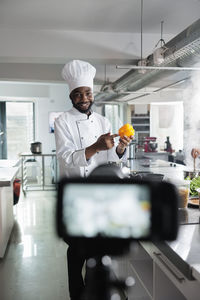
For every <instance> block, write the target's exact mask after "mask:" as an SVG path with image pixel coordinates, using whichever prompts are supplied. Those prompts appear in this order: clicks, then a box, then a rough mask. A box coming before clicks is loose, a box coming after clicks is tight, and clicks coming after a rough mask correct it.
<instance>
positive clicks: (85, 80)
mask: <svg viewBox="0 0 200 300" xmlns="http://www.w3.org/2000/svg"><path fill="white" fill-rule="evenodd" d="M95 74H96V69H95V68H94V67H93V66H92V65H91V64H89V63H88V62H86V61H82V60H72V61H70V62H69V63H67V64H66V65H65V66H64V68H63V70H62V77H63V79H64V80H66V81H67V83H68V85H69V93H71V92H72V91H73V90H74V89H76V88H78V87H81V86H87V87H90V88H91V89H92V90H93V79H94V76H95Z"/></svg>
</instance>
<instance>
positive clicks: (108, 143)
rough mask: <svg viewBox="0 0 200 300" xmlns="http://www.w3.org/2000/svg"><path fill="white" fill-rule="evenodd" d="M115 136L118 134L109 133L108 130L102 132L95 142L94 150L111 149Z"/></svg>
mask: <svg viewBox="0 0 200 300" xmlns="http://www.w3.org/2000/svg"><path fill="white" fill-rule="evenodd" d="M117 136H118V134H110V132H109V133H106V134H102V135H101V136H100V137H99V138H98V140H97V141H96V143H95V146H96V150H97V151H103V150H108V149H111V148H112V147H113V146H114V144H115V142H114V138H115V137H117Z"/></svg>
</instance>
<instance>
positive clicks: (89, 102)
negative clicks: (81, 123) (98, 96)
mask: <svg viewBox="0 0 200 300" xmlns="http://www.w3.org/2000/svg"><path fill="white" fill-rule="evenodd" d="M72 104H73V107H75V108H76V109H77V110H78V111H79V112H80V113H82V114H87V113H88V112H89V111H90V109H91V107H92V105H93V101H88V104H89V105H88V106H87V108H83V107H82V105H83V102H80V103H74V101H73V100H72Z"/></svg>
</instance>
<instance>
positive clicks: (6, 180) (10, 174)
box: [0, 159, 20, 187]
mask: <svg viewBox="0 0 200 300" xmlns="http://www.w3.org/2000/svg"><path fill="white" fill-rule="evenodd" d="M19 165H20V160H9V159H0V187H3V186H10V184H11V182H12V180H13V178H14V177H15V175H16V174H17V172H18V170H19Z"/></svg>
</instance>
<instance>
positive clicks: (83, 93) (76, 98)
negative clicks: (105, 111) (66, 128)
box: [70, 86, 94, 114]
mask: <svg viewBox="0 0 200 300" xmlns="http://www.w3.org/2000/svg"><path fill="white" fill-rule="evenodd" d="M70 99H71V100H72V104H73V106H74V107H75V108H76V109H77V110H78V111H80V112H81V113H85V114H87V113H88V112H89V111H90V108H91V106H92V104H93V101H94V97H93V94H92V90H91V88H90V87H86V86H82V87H79V88H77V89H75V90H73V91H72V92H71V94H70Z"/></svg>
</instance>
